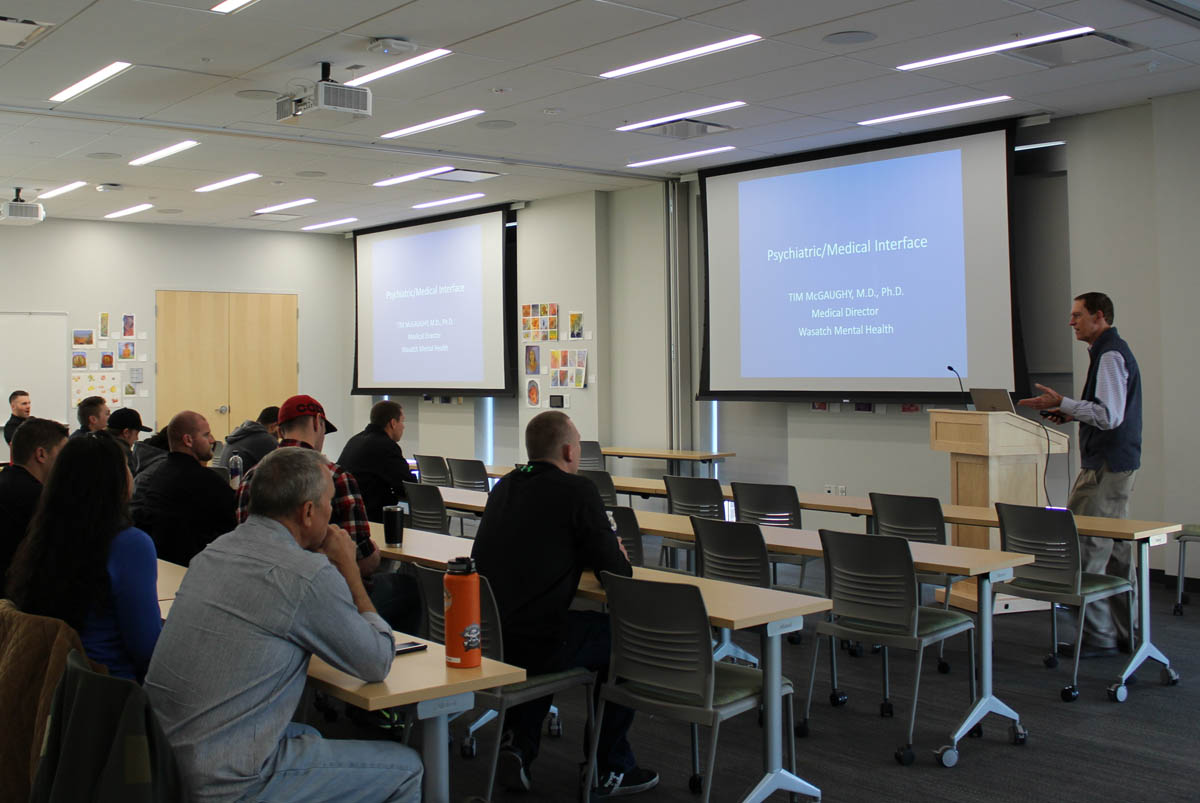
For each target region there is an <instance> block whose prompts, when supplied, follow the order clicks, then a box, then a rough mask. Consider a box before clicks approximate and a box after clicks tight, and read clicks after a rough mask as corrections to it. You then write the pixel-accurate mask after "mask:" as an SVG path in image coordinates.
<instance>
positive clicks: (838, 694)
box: [829, 689, 850, 708]
mask: <svg viewBox="0 0 1200 803" xmlns="http://www.w3.org/2000/svg"><path fill="white" fill-rule="evenodd" d="M849 700H850V695H848V694H846V692H844V691H842V690H841V689H834V690H833V691H831V692H829V704H830V705H831V706H833V707H834V708H838V707H840V706H843V705H845V704H846V703H847V702H848V701H849Z"/></svg>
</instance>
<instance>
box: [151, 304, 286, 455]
mask: <svg viewBox="0 0 1200 803" xmlns="http://www.w3.org/2000/svg"><path fill="white" fill-rule="evenodd" d="M156 329H157V331H156V337H157V338H158V368H157V370H158V374H157V378H156V385H157V386H156V393H155V396H156V401H155V415H156V418H157V424H158V426H159V427H162V426H165V425H166V423H167V422H168V421H170V420H171V416H173V415H175V414H176V413H178V412H179V411H180V410H195V411H196V412H198V413H200V414H201V415H203V416H204V417H205V418H207V419H208V423H209V426H210V427H211V429H212V433H213V435H214V436H215V437H216V438H217V439H218V440H224V439H225V437H226V436H227V435H228V434H229V433H230V432H231V431H232V430H233V429H235V428H236V427H237V426H238V425H239V424H241V423H242V422H243V421H245V420H246V419H248V418H249V419H253V418H255V417H257V416H258V413H259V411H260V410H262V408H264V407H268V406H271V405H278V404H281V403H282V402H283V401H284V400H285V399H286V398H287V397H288V396H293V395H295V393H296V384H297V374H298V366H297V362H296V354H297V350H296V349H297V347H296V296H294V295H278V294H269V293H202V292H191V291H171V290H160V291H158V293H157V320H156Z"/></svg>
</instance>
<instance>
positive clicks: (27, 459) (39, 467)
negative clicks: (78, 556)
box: [0, 416, 67, 599]
mask: <svg viewBox="0 0 1200 803" xmlns="http://www.w3.org/2000/svg"><path fill="white" fill-rule="evenodd" d="M21 421H22V423H21V426H20V427H19V428H18V429H17V431H16V433H15V434H14V436H13V441H12V447H11V449H10V455H9V456H10V457H11V459H12V465H11V466H9V467H8V468H6V469H4V470H3V471H0V599H2V598H3V597H4V576H5V575H6V574H8V567H9V564H11V563H12V559H13V555H15V554H16V553H17V547H18V546H20V544H21V540H22V539H24V538H25V533H26V531H27V530H28V529H29V522H30V521H32V520H33V511H34V509H35V508H36V507H37V503H38V499H39V498H40V497H41V495H42V486H43V485H44V484H45V483H46V477H48V476H49V475H50V468H51V467H52V466H53V465H54V458H56V457H58V453H59V452H60V451H62V448H63V446H64V445H66V443H67V428H66V427H65V426H63V425H62V424H60V423H58V422H57V421H48V420H46V419H45V418H33V417H32V416H31V417H27V418H23V419H21Z"/></svg>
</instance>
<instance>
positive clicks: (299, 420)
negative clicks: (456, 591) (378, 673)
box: [237, 396, 421, 633]
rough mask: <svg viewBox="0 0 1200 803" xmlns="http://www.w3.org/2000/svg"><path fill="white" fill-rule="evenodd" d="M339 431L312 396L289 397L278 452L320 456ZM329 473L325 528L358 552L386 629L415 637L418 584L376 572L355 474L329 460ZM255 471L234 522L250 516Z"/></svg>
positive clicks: (283, 408) (247, 478)
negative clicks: (341, 534)
mask: <svg viewBox="0 0 1200 803" xmlns="http://www.w3.org/2000/svg"><path fill="white" fill-rule="evenodd" d="M330 432H337V427H335V426H334V425H333V424H332V423H331V422H330V421H329V420H328V419H327V418H325V408H324V407H322V406H321V403H320V402H318V401H317V400H316V399H314V398H313V397H312V396H292V397H291V398H290V399H288V400H287V401H285V402H284V403H283V404H282V405H281V406H280V407H279V435H280V437H281V440H280V442H279V448H281V449H283V448H286V447H289V446H291V447H297V448H301V449H315V450H316V451H318V452H319V451H321V448H322V447H323V446H324V445H325V435H326V434H327V433H330ZM328 464H329V470H330V471H331V472H332V473H333V513H332V515H331V516H330V517H329V523H330V524H333V525H335V526H338V527H341V528H342V529H343V530H345V531H346V532H347V533H349V535H350V537H351V538H352V539H353V540H354V543H355V545H356V547H357V550H356V556H357V558H358V569H359V571H360V572H362V576H363V582H364V584H365V585H366V587H367V592H368V593H369V594H370V596H371V602H372V603H373V604H374V605H375V607H376V609H378V611H379V615H380V616H382V617H383V618H384V619H385V620H386V621H387V623H388V624H390V625H391V626H392V627H394V628H396V629H397V630H399V631H401V632H403V633H415V632H417V630H418V628H419V627H420V624H421V600H420V591H419V589H418V588H417V585H416V582H415V581H414V580H413V579H412V578H411V577H408V576H406V575H399V574H396V573H395V572H377V570H378V569H379V563H380V555H379V549H378V547H376V546H375V542H374V541H372V540H371V524H370V522H369V521H368V520H367V508H366V506H365V505H364V504H363V498H362V493H360V491H359V489H358V482H357V481H356V480H355V479H354V475H353V474H351V473H350V472H349V471H346V470H345V469H344V468H342V467H341V466H339V465H338V464H337V463H334V462H333V461H332V460H330V461H328ZM253 479H254V469H253V468H252V469H250V470H249V471H247V472H246V475H245V476H244V477H243V478H242V484H241V485H240V486H238V493H237V505H238V521H239V522H244V521H245V520H246V517H247V516H249V515H250V493H251V487H252V482H253Z"/></svg>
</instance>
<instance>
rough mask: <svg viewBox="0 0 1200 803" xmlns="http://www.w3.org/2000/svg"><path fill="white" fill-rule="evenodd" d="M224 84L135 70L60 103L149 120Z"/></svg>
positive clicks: (194, 75)
mask: <svg viewBox="0 0 1200 803" xmlns="http://www.w3.org/2000/svg"><path fill="white" fill-rule="evenodd" d="M223 83H225V79H224V78H218V77H214V76H211V75H202V74H199V73H192V72H184V71H181V70H166V69H159V68H155V67H134V68H133V69H132V70H129V71H127V72H125V73H124V74H122V75H120V76H119V77H117V78H114V79H113V80H111V81H107V82H105V83H103V84H101V85H100V86H98V87H96V88H95V89H93V90H91V91H90V92H86V93H84V94H82V95H80V96H79V97H77V98H74V99H72V100H70V101H68V102H67V103H65V104H60V107H66V106H69V107H70V109H71V111H74V112H82V113H88V112H92V113H95V114H107V115H118V116H127V117H146V116H148V115H151V114H153V113H155V112H157V111H158V110H160V109H163V108H166V107H168V106H171V105H173V104H174V103H175V101H176V100H177V99H178V98H180V97H188V96H190V95H194V94H198V93H200V92H204V91H206V90H209V89H212V88H213V87H215V86H217V85H219V84H223Z"/></svg>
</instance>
